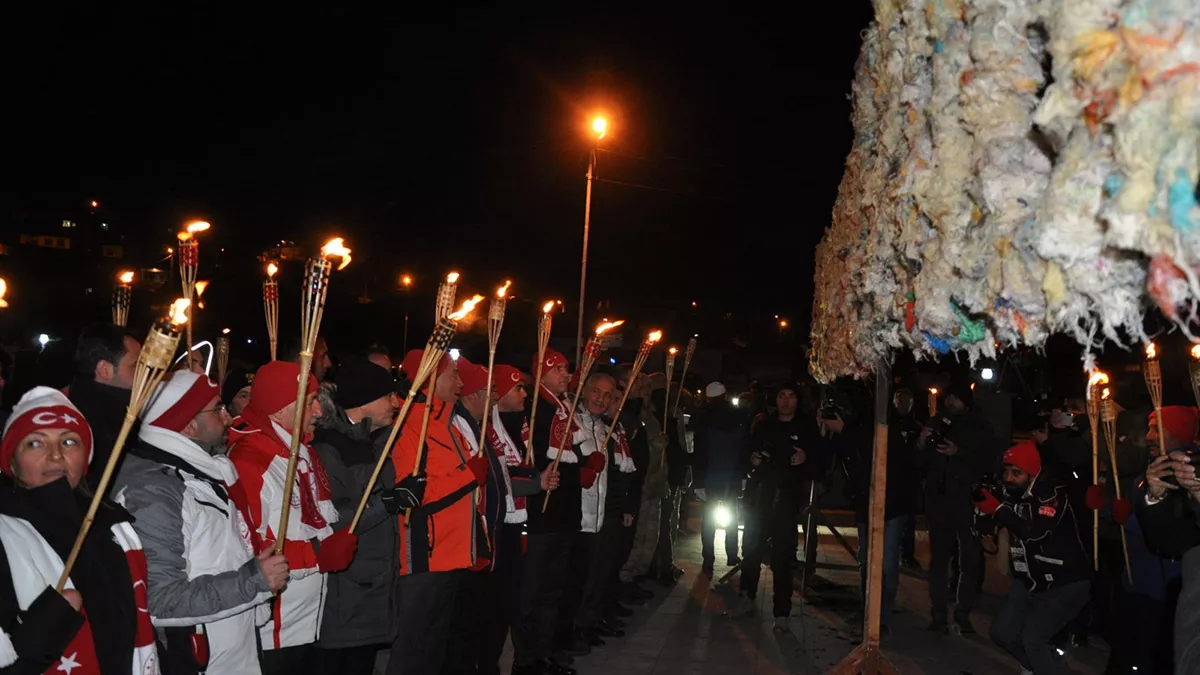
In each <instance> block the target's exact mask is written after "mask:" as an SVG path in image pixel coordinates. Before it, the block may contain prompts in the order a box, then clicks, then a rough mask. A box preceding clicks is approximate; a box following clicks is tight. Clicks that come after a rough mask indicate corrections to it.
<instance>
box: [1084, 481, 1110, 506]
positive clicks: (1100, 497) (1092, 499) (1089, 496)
mask: <svg viewBox="0 0 1200 675" xmlns="http://www.w3.org/2000/svg"><path fill="white" fill-rule="evenodd" d="M1083 503H1084V504H1085V505H1087V507H1088V508H1089V509H1091V510H1093V511H1099V510H1100V509H1102V508H1104V505H1105V504H1107V503H1108V495H1107V494H1105V493H1104V488H1102V487H1100V486H1099V485H1089V486H1088V489H1087V493H1085V494H1084V496H1083Z"/></svg>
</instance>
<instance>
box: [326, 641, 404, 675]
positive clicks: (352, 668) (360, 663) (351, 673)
mask: <svg viewBox="0 0 1200 675" xmlns="http://www.w3.org/2000/svg"><path fill="white" fill-rule="evenodd" d="M386 646H387V645H367V646H365V647H342V648H340V649H323V648H321V647H319V646H318V647H317V648H316V649H315V650H313V661H312V662H313V664H315V665H314V667H313V671H312V672H314V673H338V674H339V675H341V674H343V673H344V674H345V675H371V673H373V672H375V656H376V655H377V654H378V653H379V650H380V649H383V648H384V647H386Z"/></svg>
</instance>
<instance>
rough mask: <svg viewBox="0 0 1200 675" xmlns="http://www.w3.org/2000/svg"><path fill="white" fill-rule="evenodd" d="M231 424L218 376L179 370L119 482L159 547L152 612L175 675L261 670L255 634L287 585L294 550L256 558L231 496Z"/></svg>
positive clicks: (153, 402)
mask: <svg viewBox="0 0 1200 675" xmlns="http://www.w3.org/2000/svg"><path fill="white" fill-rule="evenodd" d="M229 423H230V418H229V415H228V413H226V412H225V407H224V406H223V405H222V404H221V399H220V394H219V389H218V387H217V385H216V384H215V383H214V382H213V381H212V380H210V379H208V378H207V377H205V376H204V375H197V374H196V373H192V372H188V371H177V372H175V373H172V374H171V377H170V378H169V379H168V380H166V381H165V382H163V383H162V384H161V385H160V386H159V388H158V391H157V392H155V394H154V395H153V397H152V398H151V399H150V403H149V405H148V407H147V408H146V410H145V412H144V414H143V424H142V427H141V430H140V431H139V432H138V438H137V441H136V442H135V443H134V444H133V445H132V446H131V447H130V448H129V453H128V456H127V457H126V458H125V462H124V464H123V465H122V467H121V472H120V474H118V476H117V480H116V483H115V485H114V495H115V499H116V501H118V502H119V503H121V504H122V505H123V506H125V508H126V509H128V510H129V512H130V514H132V515H133V516H134V521H133V529H134V530H135V531H137V533H138V537H139V538H141V540H142V544H143V546H145V547H146V550H147V551H151V552H152V555H149V556H147V564H148V572H149V576H148V582H147V590H148V591H149V607H150V614H151V619H152V620H153V622H154V625H155V627H156V628H157V629H158V632H159V635H160V647H161V648H160V650H159V651H160V652H161V654H160V655H161V656H162V658H163V660H164V663H165V665H166V670H167V671H168V672H172V673H198V672H204V671H205V670H207V671H208V672H212V673H229V674H230V675H258V673H260V672H261V671H260V669H259V663H258V644H257V641H256V640H255V639H254V632H255V630H256V629H257V625H258V624H259V623H264V622H266V620H267V616H268V614H269V612H268V606H267V605H265V604H264V603H266V602H267V601H268V600H270V598H271V595H272V593H278V592H279V591H281V590H283V587H284V584H285V583H287V578H288V565H287V558H286V557H284V556H282V555H275V554H274V553H273V552H272V551H271V550H270V549H267V550H264V551H263V552H262V553H260V554H258V555H257V556H256V555H255V552H254V549H253V547H252V546H251V543H250V541H249V539H248V538H246V537H243V536H242V533H243V532H245V531H246V524H245V522H244V520H243V519H242V516H241V514H240V513H239V512H238V510H237V508H236V507H235V506H234V504H233V503H232V501H231V500H230V498H229V494H230V492H232V491H236V490H240V489H241V487H242V486H241V485H239V484H238V483H237V471H235V470H234V468H233V463H232V462H230V461H229V459H228V458H227V457H225V456H224V454H223V452H224V450H225V434H226V432H227V431H228V429H229ZM256 610H257V616H256Z"/></svg>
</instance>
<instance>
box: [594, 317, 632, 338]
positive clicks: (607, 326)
mask: <svg viewBox="0 0 1200 675" xmlns="http://www.w3.org/2000/svg"><path fill="white" fill-rule="evenodd" d="M623 323H625V321H624V320H621V321H609V322H606V323H602V324H600V325H599V326H596V335H597V336H600V335H604V334H605V333H607V332H608V331H610V330H612V329H614V328H616V327H617V326H620V325H621V324H623Z"/></svg>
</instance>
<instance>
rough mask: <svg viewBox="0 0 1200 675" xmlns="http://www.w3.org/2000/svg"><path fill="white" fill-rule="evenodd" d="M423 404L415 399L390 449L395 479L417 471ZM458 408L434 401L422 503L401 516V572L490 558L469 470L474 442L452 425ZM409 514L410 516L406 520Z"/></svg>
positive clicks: (453, 567)
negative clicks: (472, 443)
mask: <svg viewBox="0 0 1200 675" xmlns="http://www.w3.org/2000/svg"><path fill="white" fill-rule="evenodd" d="M424 416H425V403H424V402H418V403H414V404H413V407H412V409H411V410H410V411H409V414H408V419H406V420H405V421H404V429H402V430H401V432H400V437H399V438H398V439H397V440H396V445H395V446H394V447H393V448H392V464H393V465H394V466H395V467H396V482H397V483H399V482H400V481H402V480H404V479H405V478H407V477H409V476H411V475H413V465H414V463H415V462H416V459H417V438H418V437H419V436H420V434H421V420H422V418H424ZM453 418H454V406H453V405H452V404H449V403H446V402H445V401H435V402H434V407H433V412H432V414H431V416H430V418H429V430H428V432H427V433H426V436H425V447H426V451H425V454H424V456H423V457H422V458H421V464H422V466H421V467H419V468H418V470H417V474H418V475H420V474H421V473H424V475H425V479H426V483H425V496H424V499H423V500H422V502H421V506H420V507H418V508H416V509H413V511H412V513H411V514H405V513H403V512H402V513H401V514H400V515H399V516H398V517H399V518H400V574H402V575H405V574H420V573H423V572H449V571H452V570H462V569H470V568H472V567H474V566H476V565H477V564H479V563H481V562H483V561H486V560H487V559H488V558H489V557H490V552H489V550H488V540H487V534H486V532H485V530H484V524H483V518H482V517H481V516H480V515H479V512H478V511H477V510H476V508H475V498H474V492H475V488H476V483H475V474H473V473H472V472H471V470H470V469H469V468H467V460H468V459H470V457H471V450H470V446H469V445H468V444H467V440H466V439H465V438H463V437H462V433H461V432H460V431H459V430H458V429H456V428H455V427H454V426H453V424H452V423H451V422H452V420H453ZM406 516H407V519H406Z"/></svg>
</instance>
